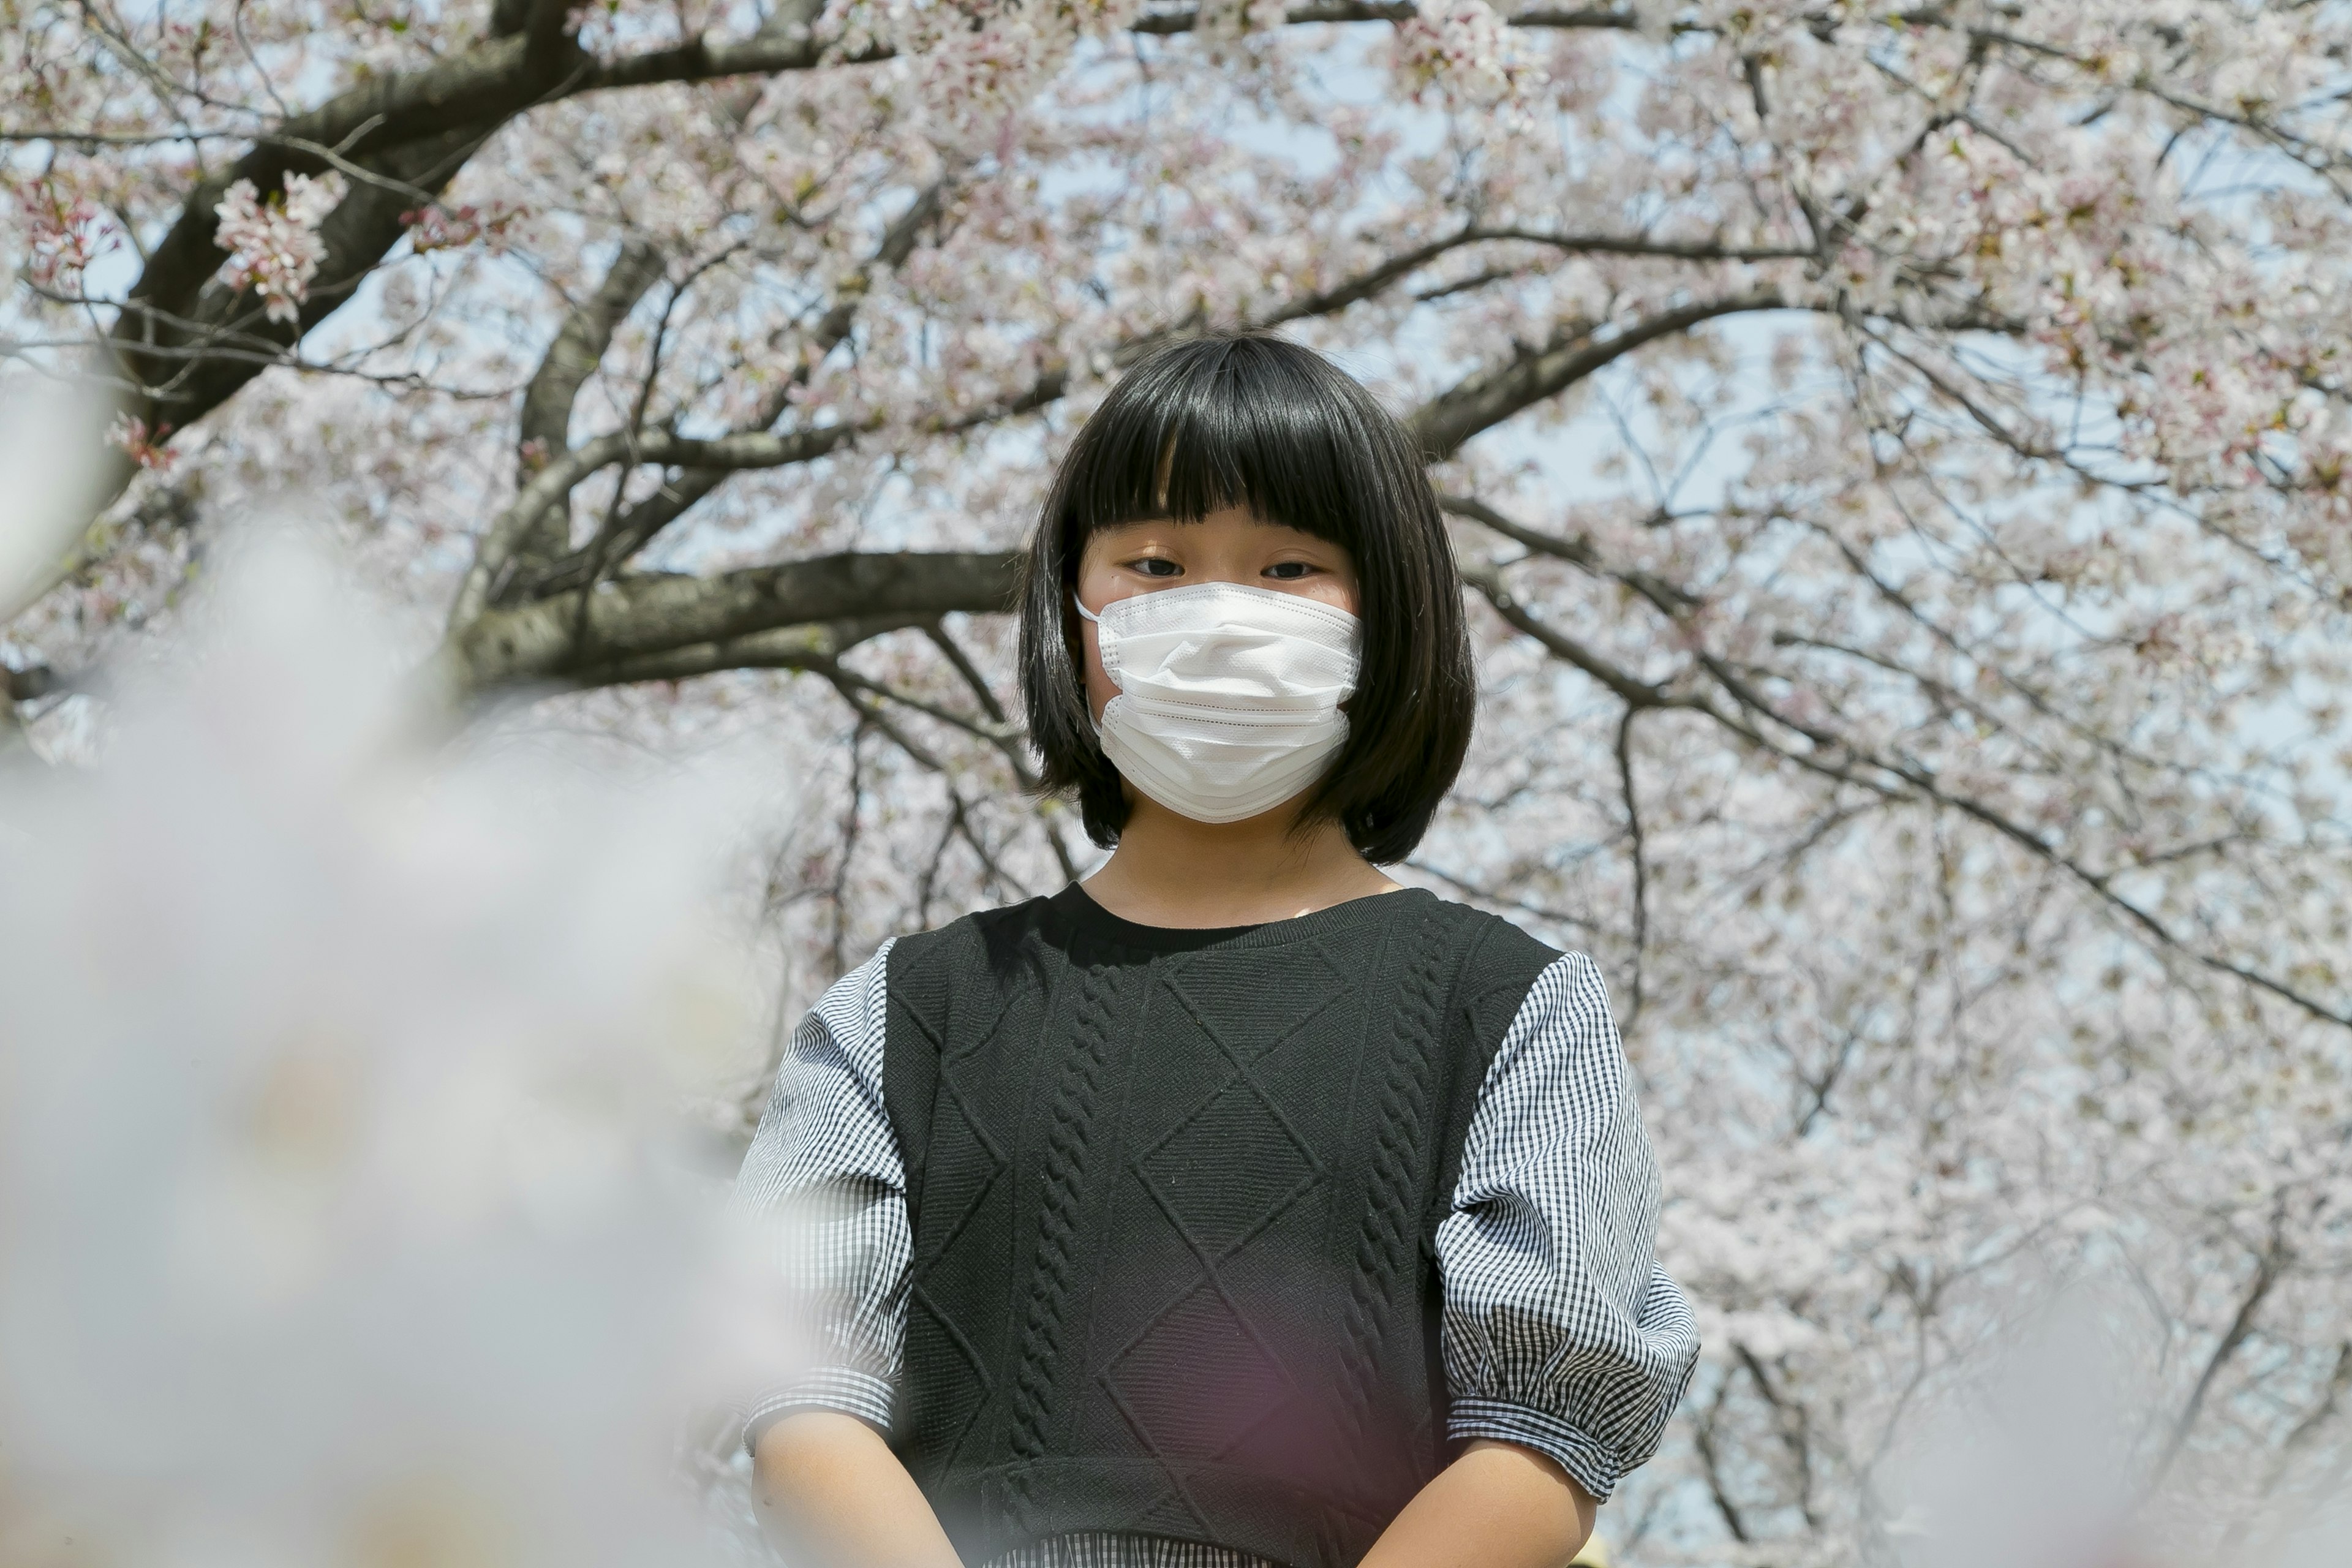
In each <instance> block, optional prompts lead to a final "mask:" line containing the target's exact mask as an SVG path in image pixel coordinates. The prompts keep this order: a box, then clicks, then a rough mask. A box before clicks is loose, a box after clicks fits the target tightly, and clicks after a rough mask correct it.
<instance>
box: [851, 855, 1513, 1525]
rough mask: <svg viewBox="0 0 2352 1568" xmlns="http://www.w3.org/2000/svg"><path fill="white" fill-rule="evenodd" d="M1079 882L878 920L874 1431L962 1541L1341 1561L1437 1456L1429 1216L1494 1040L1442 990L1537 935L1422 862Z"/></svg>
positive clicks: (1450, 991)
mask: <svg viewBox="0 0 2352 1568" xmlns="http://www.w3.org/2000/svg"><path fill="white" fill-rule="evenodd" d="M1091 908H1092V906H1091V905H1090V904H1088V903H1087V900H1085V899H1084V896H1083V895H1081V894H1077V893H1076V892H1075V891H1072V892H1071V893H1068V894H1066V895H1065V896H1064V897H1063V898H1061V899H1056V900H1039V901H1037V902H1035V903H1033V904H1029V905H1022V906H1018V907H1016V908H1015V909H1013V910H1002V911H996V912H995V914H993V915H990V916H982V917H979V918H977V919H976V920H973V921H959V922H957V924H956V925H955V926H952V927H950V928H948V929H947V930H945V931H940V932H935V933H929V934H927V935H925V936H922V937H910V938H906V939H902V940H901V941H900V942H899V943H898V945H897V946H896V947H894V949H893V950H892V952H891V956H890V1000H889V1010H888V1019H889V1024H888V1028H889V1033H888V1035H887V1041H886V1051H885V1063H884V1070H885V1079H886V1093H885V1096H884V1100H885V1105H886V1108H887V1110H888V1111H889V1114H890V1117H891V1121H892V1125H893V1129H894V1131H896V1133H897V1135H898V1142H899V1144H900V1147H901V1149H902V1150H903V1152H904V1153H905V1156H906V1160H907V1176H908V1212H909V1218H910V1221H911V1225H912V1231H913V1243H914V1245H913V1257H912V1261H911V1263H910V1265H909V1273H908V1278H909V1303H910V1305H909V1311H908V1321H907V1342H906V1363H905V1375H904V1380H903V1384H902V1390H901V1393H902V1397H901V1400H900V1405H899V1414H898V1426H897V1429H896V1430H895V1432H894V1436H893V1440H894V1444H895V1446H896V1447H897V1448H898V1453H899V1455H900V1457H901V1458H903V1459H905V1460H906V1462H907V1465H908V1469H909V1470H910V1471H911V1472H912V1473H913V1475H914V1477H915V1479H917V1480H918V1481H919V1483H921V1485H922V1486H923V1489H924V1490H925V1492H926V1494H927V1495H928V1496H929V1498H930V1500H931V1501H932V1504H933V1506H934V1508H935V1509H936V1510H938V1512H939V1514H940V1520H941V1522H942V1523H943V1524H945V1525H946V1526H947V1528H948V1531H949V1533H950V1536H951V1538H953V1539H954V1541H955V1542H956V1544H957V1547H958V1549H959V1551H960V1552H961V1554H962V1556H963V1557H964V1560H965V1561H967V1562H984V1561H987V1560H989V1559H990V1558H992V1557H994V1556H997V1555H999V1554H1001V1553H1002V1552H1005V1551H1007V1550H1010V1549H1012V1548H1014V1547H1018V1546H1020V1545H1022V1544H1024V1542H1032V1541H1038V1540H1045V1539H1050V1538H1053V1537H1056V1536H1060V1535H1066V1534H1069V1533H1073V1532H1078V1531H1133V1532H1139V1533H1142V1534H1148V1535H1158V1536H1164V1537H1169V1538H1173V1539H1179V1540H1191V1541H1202V1542H1216V1543H1218V1544H1220V1545H1223V1546H1225V1547H1229V1548H1232V1549H1234V1550H1236V1551H1241V1552H1247V1553H1250V1554H1252V1555H1255V1556H1257V1557H1261V1558H1264V1559H1265V1560H1267V1561H1270V1562H1277V1563H1293V1564H1297V1565H1299V1568H1310V1565H1311V1568H1344V1565H1345V1564H1349V1563H1354V1562H1356V1561H1357V1560H1358V1559H1359V1558H1360V1557H1361V1556H1362V1555H1363V1552H1365V1551H1366V1550H1367V1549H1368V1548H1369V1547H1370V1543H1371V1542H1372V1541H1373V1540H1374V1539H1376V1538H1377V1536H1378V1535H1379V1532H1380V1531H1381V1528H1382V1527H1383V1526H1384V1525H1385V1524H1386V1523H1387V1521H1388V1520H1390V1519H1391V1518H1392V1517H1393V1516H1394V1515H1395V1513H1396V1511H1397V1510H1399V1509H1400V1508H1402V1506H1403V1504H1404V1502H1405V1501H1407V1500H1409V1499H1410V1498H1411V1496H1412V1492H1413V1491H1414V1490H1416V1489H1418V1488H1419V1486H1420V1485H1422V1484H1423V1482H1424V1481H1426V1479H1428V1478H1429V1477H1430V1476H1432V1475H1434V1474H1435V1473H1436V1470H1437V1469H1438V1468H1441V1467H1442V1465H1443V1462H1444V1445H1443V1442H1442V1439H1441V1436H1440V1434H1441V1433H1442V1431H1443V1429H1444V1427H1443V1420H1442V1417H1443V1410H1442V1401H1443V1398H1444V1394H1443V1389H1442V1386H1441V1384H1440V1381H1439V1379H1440V1371H1439V1368H1438V1367H1437V1364H1436V1356H1435V1353H1434V1352H1435V1345H1436V1337H1435V1336H1436V1322H1435V1320H1434V1316H1433V1310H1434V1305H1435V1302H1436V1300H1437V1297H1438V1292H1437V1290H1436V1289H1435V1285H1436V1281H1435V1277H1434V1273H1433V1241H1432V1238H1433V1235H1434V1227H1435V1226H1436V1224H1437V1223H1438V1221H1439V1220H1440V1219H1441V1218H1442V1217H1443V1215H1444V1213H1445V1212H1446V1210H1447V1199H1448V1197H1449V1195H1450V1191H1449V1186H1448V1184H1449V1183H1450V1179H1451V1170H1452V1163H1453V1161H1454V1159H1455V1158H1456V1157H1457V1156H1458V1152H1459V1145H1460V1140H1461V1137H1462V1134H1463V1129H1464V1128H1465V1125H1466V1120H1467V1116H1468V1112H1469V1110H1470V1107H1471V1105H1472V1103H1473V1102H1474V1100H1475V1095H1476V1092H1477V1089H1478V1086H1479V1084H1480V1082H1481V1081H1482V1079H1483V1077H1484V1075H1485V1071H1486V1065H1487V1062H1488V1060H1489V1059H1491V1055H1492V1051H1493V1048H1494V1045H1495V1039H1494V1038H1493V1037H1491V1036H1492V1035H1493V1034H1494V1033H1495V1031H1491V1030H1481V1029H1474V1028H1473V1027H1472V1026H1471V1024H1470V1022H1469V1017H1468V1012H1467V1010H1466V1007H1465V1003H1466V999H1467V998H1469V997H1471V996H1473V995H1482V994H1485V993H1486V990H1487V989H1489V987H1490V985H1491V984H1493V982H1494V979H1495V973H1493V972H1500V973H1503V974H1504V976H1505V980H1506V983H1508V981H1509V980H1511V979H1517V981H1518V983H1519V984H1521V985H1522V987H1523V988H1524V984H1526V982H1528V981H1531V980H1532V979H1533V976H1534V974H1535V973H1537V972H1538V971H1539V970H1540V969H1541V967H1542V964H1543V963H1544V962H1547V961H1548V959H1549V950H1547V949H1543V948H1541V947H1540V946H1539V945H1538V944H1536V943H1534V942H1527V941H1526V940H1525V939H1524V938H1521V939H1519V940H1518V944H1517V945H1516V946H1508V947H1507V946H1505V945H1503V944H1497V943H1495V942H1490V941H1489V940H1488V938H1489V937H1490V936H1491V934H1492V931H1494V930H1495V929H1498V928H1499V929H1503V930H1507V929H1508V928H1506V927H1501V923H1500V922H1496V921H1490V920H1487V919H1486V917H1477V916H1475V915H1473V914H1472V913H1471V912H1470V911H1466V910H1462V911H1460V916H1459V917H1458V918H1457V917H1456V916H1454V915H1451V914H1448V913H1447V912H1446V911H1449V910H1459V906H1454V905H1447V904H1444V903H1442V902H1441V901H1440V900H1435V899H1433V898H1432V897H1430V896H1428V895H1427V894H1423V893H1412V892H1408V893H1396V894H1388V895H1382V896H1380V897H1376V898H1370V899H1364V900H1356V901H1354V902H1352V903H1349V904H1343V905H1339V906H1335V907H1334V908H1333V909H1331V910H1324V911H1320V912H1319V913H1318V914H1316V915H1310V916H1305V917H1301V918H1299V919H1297V920H1292V921H1279V922H1276V923H1275V924H1273V925H1269V926H1264V927H1254V928H1244V929H1242V930H1239V931H1210V932H1197V933H1195V932H1171V931H1152V930H1150V928H1145V927H1135V926H1129V925H1127V924H1125V922H1120V921H1113V920H1111V919H1110V918H1109V917H1108V916H1104V915H1102V914H1101V913H1100V911H1099V910H1094V911H1093V914H1092V916H1091V918H1088V916H1087V910H1090V909H1091ZM1514 935H1516V933H1514ZM1481 1034H1485V1035H1487V1036H1490V1037H1487V1038H1484V1039H1481V1038H1479V1037H1478V1036H1479V1035H1481Z"/></svg>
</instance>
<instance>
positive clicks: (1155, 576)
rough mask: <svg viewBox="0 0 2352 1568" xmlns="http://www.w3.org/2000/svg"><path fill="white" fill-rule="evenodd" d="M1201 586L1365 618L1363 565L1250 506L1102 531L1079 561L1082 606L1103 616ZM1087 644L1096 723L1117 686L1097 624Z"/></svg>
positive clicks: (1085, 624) (1088, 628)
mask: <svg viewBox="0 0 2352 1568" xmlns="http://www.w3.org/2000/svg"><path fill="white" fill-rule="evenodd" d="M1202 583H1241V584H1246V585H1248V586H1250V587H1253V588H1271V589H1273V590H1275V591H1276V593H1280V594H1296V595H1298V596H1299V597H1300V598H1302V599H1314V600H1318V601H1319V602H1320V603H1323V604H1326V605H1332V606H1333V607H1335V608H1338V609H1342V610H1345V611H1347V612H1348V613H1349V615H1351V616H1352V615H1356V614H1358V613H1359V612H1358V610H1357V608H1356V563H1355V561H1354V560H1353V559H1352V558H1351V557H1350V556H1349V553H1348V552H1347V551H1346V550H1345V549H1343V548H1341V547H1340V546H1339V545H1337V544H1334V543H1332V542H1330V541H1329V540H1328V539H1318V538H1317V537H1316V536H1315V535H1313V534H1311V533H1302V532H1301V531H1298V530H1297V529H1295V528H1286V527H1285V526H1284V525H1282V524H1281V523H1278V522H1260V521H1258V520H1257V519H1256V518H1255V517H1253V516H1251V515H1250V512H1249V510H1248V509H1247V508H1245V507H1237V506H1229V507H1226V508H1223V510H1218V511H1213V512H1211V513H1210V514H1209V515H1208V516H1206V517H1204V518H1202V519H1201V521H1198V522H1178V521H1175V520H1173V519H1172V518H1157V519H1153V520H1150V521H1143V522H1126V523H1120V524H1119V525H1118V526H1117V527H1115V528H1099V529H1097V530H1096V531H1094V532H1093V533H1092V534H1090V535H1089V536H1088V537H1087V542H1086V548H1085V549H1084V550H1083V551H1081V552H1079V555H1078V602H1079V603H1080V604H1082V605H1086V607H1087V609H1088V610H1089V611H1091V612H1093V613H1094V614H1096V615H1100V614H1102V612H1103V608H1104V606H1105V605H1113V604H1116V603H1118V601H1119V600H1121V599H1125V598H1130V597H1132V596H1133V595H1137V594H1150V593H1154V592H1156V591H1158V590H1160V589H1161V588H1180V587H1189V586H1192V585H1195V584H1202ZM1078 636H1079V637H1081V638H1082V639H1083V641H1084V649H1083V651H1084V652H1085V654H1086V669H1087V707H1088V708H1089V709H1090V710H1092V711H1093V713H1094V716H1095V718H1096V720H1097V721H1100V720H1101V718H1102V710H1103V707H1104V705H1105V704H1106V703H1108V702H1109V701H1110V700H1111V699H1112V698H1114V697H1116V696H1118V687H1117V686H1115V685H1113V684H1112V683H1111V679H1110V677H1108V675H1105V674H1104V673H1103V667H1102V643H1101V640H1100V638H1099V637H1098V636H1097V628H1096V626H1095V624H1094V623H1093V622H1092V621H1088V620H1081V621H1079V622H1078Z"/></svg>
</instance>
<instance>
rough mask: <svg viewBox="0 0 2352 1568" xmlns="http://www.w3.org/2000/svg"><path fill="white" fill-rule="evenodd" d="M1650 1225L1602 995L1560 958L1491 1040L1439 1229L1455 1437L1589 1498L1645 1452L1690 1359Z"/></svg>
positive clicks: (1687, 1336) (1629, 1095)
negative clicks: (1515, 1452)
mask: <svg viewBox="0 0 2352 1568" xmlns="http://www.w3.org/2000/svg"><path fill="white" fill-rule="evenodd" d="M1657 1231H1658V1170H1657V1162H1656V1160H1655V1159H1654V1157H1653V1155H1652V1154H1651V1152H1650V1142H1649V1138H1648V1136H1647V1134H1645V1133H1644V1132H1643V1130H1642V1114H1641V1110H1640V1108H1639V1107H1638V1106H1637V1105H1635V1103H1634V1100H1633V1085H1632V1083H1631V1082H1630V1081H1629V1079H1628V1073H1627V1068H1626V1066H1625V1053H1624V1049H1623V1047H1622V1046H1621V1045H1620V1044H1619V1042H1618V1038H1617V1026H1616V1022H1615V1021H1614V1020H1613V1019H1612V1017H1611V1016H1610V1014H1609V996H1608V992H1607V989H1606V988H1605V987H1604V985H1603V984H1602V983H1601V972H1600V970H1599V969H1598V968H1597V967H1595V966H1594V964H1593V963H1592V961H1591V959H1590V958H1587V957H1585V956H1584V955H1583V954H1582V953H1573V952H1572V953H1568V954H1565V955H1563V956H1562V957H1560V958H1559V959H1557V960H1555V961H1554V962H1553V963H1552V964H1551V965H1550V966H1549V968H1547V969H1546V970H1545V971H1544V972H1543V973H1542V974H1540V975H1538V977H1537V979H1536V983H1535V984H1533V985H1532V986H1530V987H1529V988H1528V995H1527V999H1526V1000H1525V1001H1524V1002H1523V1003H1522V1004H1521V1005H1520V1007H1519V1011H1518V1015H1517V1017H1516V1018H1514V1019H1513V1020H1512V1022H1511V1026H1510V1028H1509V1029H1508V1030H1507V1032H1506V1033H1505V1035H1504V1037H1503V1041H1502V1044H1501V1046H1500V1047H1498V1048H1497V1050H1496V1054H1495V1059H1494V1063H1493V1065H1492V1066H1491V1067H1490V1068H1488V1069H1487V1073H1486V1083H1485V1084H1484V1086H1483V1087H1482V1088H1481V1089H1480V1091H1479V1099H1478V1103H1477V1105H1476V1107H1475V1109H1474V1111H1473V1113H1472V1116H1471V1121H1470V1130H1469V1134H1468V1137H1467V1139H1466V1141H1465V1143H1464V1145H1463V1152H1462V1170H1461V1177H1460V1180H1459V1182H1458V1183H1457V1184H1456V1185H1455V1188H1454V1205H1453V1212H1452V1213H1451V1214H1449V1215H1447V1216H1446V1218H1445V1219H1444V1222H1443V1223H1442V1224H1441V1225H1440V1226H1439V1227H1438V1232H1437V1258H1438V1268H1439V1270H1440V1273H1441V1275H1442V1277H1443V1279H1444V1322H1443V1326H1442V1332H1441V1335H1440V1343H1441V1346H1442V1348H1443V1351H1444V1361H1445V1374H1446V1384H1447V1389H1448V1392H1449V1393H1450V1394H1451V1395H1452V1407H1451V1412H1450V1414H1449V1416H1448V1419H1447V1432H1448V1435H1449V1436H1452V1437H1454V1439H1456V1440H1465V1439H1468V1438H1472V1437H1495V1438H1500V1439H1501V1440H1503V1441H1505V1442H1509V1443H1517V1444H1520V1445H1522V1446H1523V1447H1529V1448H1534V1449H1537V1450H1538V1451H1539V1452H1541V1453H1544V1454H1547V1455H1549V1456H1550V1457H1551V1458H1554V1459H1556V1460H1558V1461H1559V1464H1560V1465H1561V1467H1562V1468H1565V1469H1566V1470H1567V1471H1568V1473H1569V1474H1570V1476H1572V1477H1574V1478H1575V1479H1576V1480H1577V1481H1578V1482H1579V1484H1580V1485H1581V1486H1582V1487H1583V1488H1584V1489H1585V1490H1587V1491H1589V1492H1591V1494H1592V1495H1593V1497H1595V1498H1596V1499H1598V1498H1606V1497H1607V1496H1608V1495H1609V1494H1610V1492H1611V1491H1612V1490H1613V1489H1615V1487H1616V1485H1617V1482H1618V1479H1619V1478H1621V1477H1622V1476H1623V1475H1624V1474H1625V1473H1626V1472H1627V1471H1629V1470H1631V1469H1633V1468H1634V1467H1635V1466H1637V1465H1639V1464H1641V1463H1642V1462H1643V1460H1645V1459H1647V1458H1649V1457H1650V1456H1651V1454H1652V1453H1654V1451H1655V1450H1656V1448H1657V1446H1658V1435H1659V1433H1660V1432H1661V1431H1662V1430H1663V1429H1664V1426H1665V1424H1666V1419H1667V1417H1669V1416H1670V1415H1673V1414H1674V1411H1675V1405H1676V1404H1678V1403H1679V1402H1680V1401H1681V1399H1682V1395H1683V1390H1684V1389H1685V1386H1687V1385H1688V1384H1689V1382H1690V1375H1691V1368H1692V1366H1693V1365H1694V1364H1695V1363H1696V1361H1697V1359H1698V1330H1697V1327H1696V1324H1695V1323H1694V1322H1693V1321H1692V1320H1691V1311H1690V1305H1689V1303H1688V1302H1686V1301H1685V1300H1684V1299H1683V1294H1682V1292H1681V1290H1679V1289H1676V1288H1675V1282H1674V1281H1673V1280H1672V1279H1668V1278H1666V1275H1665V1273H1664V1270H1663V1269H1661V1268H1659V1267H1658V1266H1657V1263H1656V1262H1655V1260H1654V1258H1652V1256H1651V1249H1652V1247H1653V1246H1654V1244H1655V1241H1656V1238H1657Z"/></svg>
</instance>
